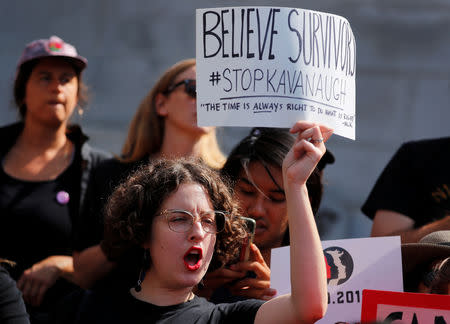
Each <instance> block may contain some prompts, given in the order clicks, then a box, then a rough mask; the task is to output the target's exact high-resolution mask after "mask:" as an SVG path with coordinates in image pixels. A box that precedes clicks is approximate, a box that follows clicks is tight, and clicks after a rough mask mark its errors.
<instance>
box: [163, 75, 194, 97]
mask: <svg viewBox="0 0 450 324" xmlns="http://www.w3.org/2000/svg"><path fill="white" fill-rule="evenodd" d="M183 84H184V92H186V94H187V95H188V96H189V97H191V98H197V87H196V84H197V83H196V80H193V79H185V80H182V81H180V82H177V83H175V84H174V85H171V86H170V87H169V88H167V90H166V91H165V92H164V94H165V95H168V94H169V93H171V92H172V91H173V90H175V89H176V88H177V87H179V86H180V85H183Z"/></svg>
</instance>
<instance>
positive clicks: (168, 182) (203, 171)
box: [104, 158, 246, 271]
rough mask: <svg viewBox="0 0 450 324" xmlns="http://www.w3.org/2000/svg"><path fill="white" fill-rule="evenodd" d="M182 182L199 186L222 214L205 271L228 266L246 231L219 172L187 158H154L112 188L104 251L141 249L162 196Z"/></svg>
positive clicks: (159, 207) (174, 189) (107, 213)
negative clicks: (221, 227)
mask: <svg viewBox="0 0 450 324" xmlns="http://www.w3.org/2000/svg"><path fill="white" fill-rule="evenodd" d="M185 183H196V184H199V185H201V186H202V187H203V188H204V189H205V190H206V192H207V193H208V196H209V198H210V200H211V203H212V205H213V208H214V209H215V210H220V211H224V212H225V213H226V215H227V217H226V221H225V229H224V230H223V231H221V232H219V233H217V234H216V235H217V239H216V245H215V249H214V256H213V259H212V261H211V264H210V266H209V271H212V270H214V269H217V268H219V267H221V266H223V265H225V264H228V263H229V262H230V260H232V259H233V258H234V257H235V255H236V254H238V250H239V247H240V244H241V241H242V239H243V238H244V237H245V235H246V231H245V227H244V226H245V225H244V223H243V221H242V220H241V219H240V218H239V217H238V207H237V204H236V203H235V202H234V201H233V198H232V195H231V193H230V191H229V189H228V187H227V186H226V185H225V183H224V182H223V181H222V179H221V177H220V175H219V173H218V172H217V171H215V170H213V169H211V168H209V167H208V166H206V165H205V164H204V163H203V162H201V161H200V160H198V159H192V158H182V159H178V160H165V159H160V160H155V161H153V162H151V163H150V164H147V165H144V166H142V167H140V168H139V169H138V170H136V171H135V172H134V173H132V174H131V175H130V176H129V177H128V178H127V180H126V181H124V182H123V183H122V184H120V185H119V186H118V187H117V188H116V189H115V191H114V192H113V194H112V195H111V197H110V199H109V201H108V204H107V206H106V209H105V238H104V241H105V244H107V245H108V246H109V247H110V249H109V252H108V254H109V253H111V254H117V253H116V251H121V254H123V252H124V251H130V250H133V249H138V248H140V247H142V245H143V244H144V243H145V242H147V241H148V240H149V235H150V233H151V227H152V223H153V218H154V217H155V215H157V214H158V213H159V212H160V210H161V206H162V204H163V202H164V201H165V199H167V198H168V197H169V196H170V195H171V194H172V193H173V192H175V191H176V190H177V188H178V187H179V186H180V185H181V184H185ZM108 257H110V256H109V255H108ZM137 266H138V265H137Z"/></svg>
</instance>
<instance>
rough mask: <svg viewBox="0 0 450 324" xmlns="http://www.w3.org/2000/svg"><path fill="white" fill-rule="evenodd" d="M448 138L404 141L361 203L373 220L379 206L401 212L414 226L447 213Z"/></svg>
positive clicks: (449, 209)
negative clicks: (364, 200)
mask: <svg viewBox="0 0 450 324" xmlns="http://www.w3.org/2000/svg"><path fill="white" fill-rule="evenodd" d="M449 159H450V137H446V138H439V139H431V140H421V141H414V142H408V143H405V144H403V145H402V146H401V147H400V149H399V150H398V151H397V152H396V154H395V155H394V156H393V158H392V159H391V161H390V162H389V163H388V165H387V166H386V168H385V169H384V171H383V173H382V174H381V175H380V177H379V178H378V180H377V182H376V184H375V186H374V188H373V189H372V192H371V193H370V195H369V197H368V198H367V200H366V202H365V203H364V205H363V206H362V208H361V209H362V212H363V213H364V214H366V215H367V216H368V217H370V218H371V219H373V218H374V217H375V213H376V211H377V210H379V209H386V210H392V211H395V212H398V213H401V214H404V215H406V216H408V217H410V218H411V219H413V220H414V221H415V223H414V228H418V227H421V226H423V225H425V224H428V223H431V222H433V221H436V220H439V219H441V218H443V217H444V216H445V214H446V213H447V214H448V213H450V169H449Z"/></svg>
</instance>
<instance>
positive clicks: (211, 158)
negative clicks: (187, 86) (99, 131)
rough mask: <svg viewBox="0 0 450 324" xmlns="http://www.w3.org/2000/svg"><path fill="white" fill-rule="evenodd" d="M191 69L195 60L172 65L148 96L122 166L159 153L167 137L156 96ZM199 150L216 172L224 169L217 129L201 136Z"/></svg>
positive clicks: (130, 134) (137, 115)
mask: <svg viewBox="0 0 450 324" xmlns="http://www.w3.org/2000/svg"><path fill="white" fill-rule="evenodd" d="M192 66H195V59H193V58H191V59H186V60H182V61H180V62H178V63H176V64H174V65H172V66H171V67H170V68H169V69H167V70H166V71H165V72H164V73H163V75H162V76H161V77H160V78H159V80H158V81H157V82H156V84H155V85H154V86H153V88H152V89H151V90H150V91H149V92H148V93H147V95H146V96H145V98H144V99H143V100H142V102H141V104H140V105H139V107H138V109H137V111H136V113H135V115H134V117H133V120H132V121H131V123H130V128H129V130H128V135H127V139H126V141H125V144H124V146H123V148H122V157H121V160H122V161H123V162H134V161H138V160H140V159H142V158H143V157H144V156H146V155H150V154H154V153H157V152H159V151H160V149H161V145H162V141H163V137H164V117H161V116H159V115H158V114H157V112H156V103H155V100H156V96H157V95H158V94H159V93H165V92H166V91H167V89H168V88H169V87H170V86H171V85H172V84H173V82H174V80H175V78H176V77H177V76H178V75H179V74H180V73H183V72H184V71H186V70H187V69H189V68H191V67H192ZM199 146H200V155H199V158H201V159H202V160H203V161H204V162H205V163H206V164H207V165H209V166H210V167H213V168H215V169H220V168H221V167H222V166H223V164H224V163H225V156H224V155H223V153H222V152H221V150H220V148H219V144H218V143H217V138H216V130H215V129H214V130H212V131H211V132H209V133H208V134H206V135H203V136H202V138H201V139H200V141H199Z"/></svg>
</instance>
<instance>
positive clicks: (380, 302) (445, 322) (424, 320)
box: [361, 289, 450, 324]
mask: <svg viewBox="0 0 450 324" xmlns="http://www.w3.org/2000/svg"><path fill="white" fill-rule="evenodd" d="M362 295H363V298H362V310H361V323H363V324H365V323H374V322H383V323H386V324H387V323H392V324H450V296H449V295H436V294H417V293H402V292H393V291H382V290H368V289H365V290H363V294H362Z"/></svg>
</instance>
